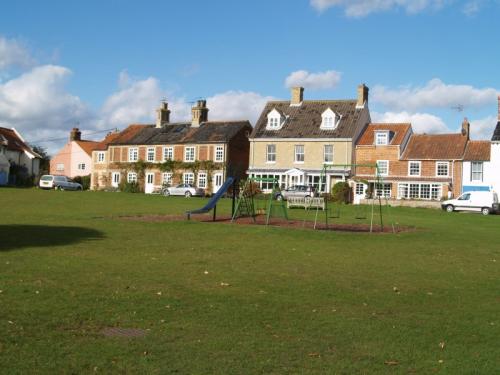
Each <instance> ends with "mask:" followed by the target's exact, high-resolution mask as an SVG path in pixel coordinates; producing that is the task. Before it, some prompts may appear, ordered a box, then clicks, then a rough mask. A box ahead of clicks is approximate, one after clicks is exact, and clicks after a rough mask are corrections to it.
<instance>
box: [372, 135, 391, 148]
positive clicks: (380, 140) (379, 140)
mask: <svg viewBox="0 0 500 375" xmlns="http://www.w3.org/2000/svg"><path fill="white" fill-rule="evenodd" d="M375 144H376V145H377V146H384V145H388V144H389V132H375Z"/></svg>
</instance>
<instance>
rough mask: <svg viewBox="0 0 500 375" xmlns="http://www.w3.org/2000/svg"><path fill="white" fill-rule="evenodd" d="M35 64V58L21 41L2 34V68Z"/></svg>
mask: <svg viewBox="0 0 500 375" xmlns="http://www.w3.org/2000/svg"><path fill="white" fill-rule="evenodd" d="M33 64H34V59H33V58H32V57H31V55H30V53H29V52H28V50H27V49H26V47H24V45H23V44H22V43H21V42H19V41H17V40H16V39H7V38H5V37H2V36H0V70H2V69H6V68H8V67H10V66H21V67H29V66H31V65H33Z"/></svg>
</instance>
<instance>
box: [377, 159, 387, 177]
mask: <svg viewBox="0 0 500 375" xmlns="http://www.w3.org/2000/svg"><path fill="white" fill-rule="evenodd" d="M377 167H378V168H377V169H378V174H379V175H380V176H387V175H389V161H388V160H377Z"/></svg>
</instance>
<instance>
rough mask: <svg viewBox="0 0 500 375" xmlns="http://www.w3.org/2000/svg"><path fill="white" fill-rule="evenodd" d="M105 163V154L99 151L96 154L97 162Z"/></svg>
mask: <svg viewBox="0 0 500 375" xmlns="http://www.w3.org/2000/svg"><path fill="white" fill-rule="evenodd" d="M105 161H106V153H105V152H104V151H99V152H98V153H97V162H98V163H104V162H105Z"/></svg>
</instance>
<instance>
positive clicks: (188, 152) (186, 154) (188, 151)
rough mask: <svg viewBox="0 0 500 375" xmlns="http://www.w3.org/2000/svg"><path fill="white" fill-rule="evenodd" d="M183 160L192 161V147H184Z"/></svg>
mask: <svg viewBox="0 0 500 375" xmlns="http://www.w3.org/2000/svg"><path fill="white" fill-rule="evenodd" d="M184 161H194V147H186V148H185V149H184Z"/></svg>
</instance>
